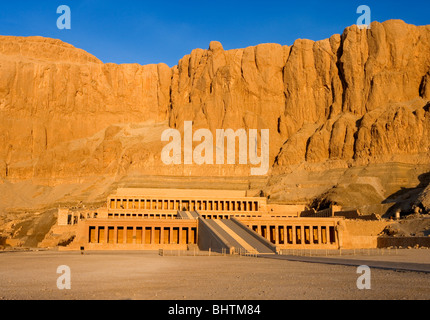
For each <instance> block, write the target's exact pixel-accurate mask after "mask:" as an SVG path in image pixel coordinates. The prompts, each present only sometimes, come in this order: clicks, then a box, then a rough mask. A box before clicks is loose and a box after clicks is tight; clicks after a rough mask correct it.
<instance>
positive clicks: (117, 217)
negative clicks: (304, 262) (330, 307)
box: [58, 189, 343, 253]
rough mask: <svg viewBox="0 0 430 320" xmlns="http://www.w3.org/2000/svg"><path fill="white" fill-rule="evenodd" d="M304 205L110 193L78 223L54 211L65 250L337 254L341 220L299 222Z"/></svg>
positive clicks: (198, 194)
mask: <svg viewBox="0 0 430 320" xmlns="http://www.w3.org/2000/svg"><path fill="white" fill-rule="evenodd" d="M305 209H306V208H305V206H298V205H292V206H288V205H270V204H268V203H267V199H266V198H264V197H251V196H247V194H246V192H245V191H233V190H223V191H218V190H178V189H118V190H117V192H116V193H115V194H112V195H111V196H109V197H108V199H107V203H106V207H104V208H100V209H99V210H97V212H94V213H92V214H87V215H86V216H84V217H82V216H81V217H79V219H78V218H77V217H73V216H72V215H70V213H69V211H68V210H60V211H59V219H58V221H59V223H60V224H76V225H77V230H78V231H77V237H76V239H75V241H74V242H73V243H72V244H71V245H70V246H69V247H68V249H78V248H84V249H85V250H158V249H171V250H187V249H188V248H189V246H192V245H195V246H198V247H199V248H200V249H201V250H209V249H210V250H212V251H219V252H221V251H222V252H229V253H235V252H238V251H241V252H254V253H276V252H277V251H279V250H281V249H289V248H291V249H293V248H313V249H324V248H327V249H337V248H338V247H339V244H340V241H341V235H340V232H339V225H340V222H341V220H342V219H343V218H341V217H334V216H333V215H332V216H329V217H301V214H302V213H305V212H307V211H306V210H305Z"/></svg>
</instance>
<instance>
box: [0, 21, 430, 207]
mask: <svg viewBox="0 0 430 320" xmlns="http://www.w3.org/2000/svg"><path fill="white" fill-rule="evenodd" d="M429 52H430V26H420V27H418V26H413V25H408V24H405V23H404V22H402V21H387V22H384V23H378V22H374V23H373V24H372V26H371V29H370V30H360V29H358V28H357V27H356V26H352V27H349V28H347V29H346V30H345V31H344V33H343V34H342V35H334V36H332V37H331V38H330V39H326V40H322V41H318V42H313V41H310V40H297V41H296V42H295V43H294V44H293V45H292V46H281V45H278V44H261V45H258V46H256V47H249V48H246V49H237V50H229V51H225V50H224V49H223V47H222V45H221V44H220V43H218V42H212V43H211V44H210V47H209V49H208V50H202V49H196V50H194V51H192V53H191V54H190V55H188V56H185V57H184V58H183V59H181V60H180V61H179V63H178V65H177V66H175V67H173V68H171V69H170V68H169V67H168V66H166V65H164V64H160V65H149V66H140V65H115V64H103V63H101V62H100V61H99V60H98V59H97V58H95V57H94V56H92V55H90V54H88V53H86V52H84V51H82V50H79V49H76V48H74V47H72V46H70V45H68V44H65V43H63V42H61V41H58V40H52V39H45V38H39V37H30V38H16V37H0V115H1V117H0V119H1V120H0V178H2V179H4V180H5V181H10V182H14V183H18V182H22V181H28V180H33V182H34V183H39V184H44V185H48V186H50V187H53V186H56V185H60V184H65V183H79V182H80V181H82V179H87V178H91V179H92V178H94V177H108V178H115V179H117V180H118V179H120V178H121V177H126V176H130V175H164V176H171V175H176V176H190V175H191V176H248V175H249V168H248V167H247V166H225V167H222V168H220V167H219V166H205V167H199V166H192V167H185V166H183V165H182V166H173V167H172V166H171V167H166V166H164V165H163V164H162V162H161V160H160V152H161V148H162V147H163V144H162V143H161V140H160V137H161V132H162V131H163V130H164V129H166V128H168V127H170V128H178V129H182V128H183V124H184V121H194V126H195V128H209V129H211V130H212V131H215V130H216V129H221V128H224V129H227V128H231V129H235V130H236V129H239V128H245V129H270V163H271V166H272V169H271V171H270V172H269V177H270V179H269V183H268V185H267V188H266V191H267V192H268V193H269V194H272V195H273V196H274V198H278V199H279V200H283V201H299V200H306V199H308V198H312V197H313V196H316V195H318V194H319V193H322V192H325V191H327V189H329V188H331V187H333V186H335V185H336V184H337V183H339V181H340V179H346V178H345V177H347V176H348V175H346V174H345V172H346V171H347V170H350V169H353V168H361V167H365V166H369V165H384V164H386V163H402V164H408V165H410V166H412V167H413V168H415V169H414V170H415V171H414V172H415V176H414V177H411V179H410V180H409V181H407V182H405V181H403V182H402V181H397V180H396V181H397V182H395V183H394V185H395V186H394V187H389V188H388V187H387V186H386V185H384V186H383V188H386V190H385V192H391V191H393V190H395V189H396V188H400V187H401V186H402V183H403V184H404V185H408V186H409V185H413V184H414V183H415V182H417V181H418V178H417V177H418V176H419V174H421V173H423V172H426V170H427V171H430V168H429V165H430V139H429V137H430V103H429V101H430V54H429ZM329 170H334V171H333V172H336V174H334V175H332V178H331V179H332V180H328V181H323V182H321V180H320V178H317V175H318V173H316V176H315V177H313V178H310V177H309V174H310V173H309V172H323V173H324V172H325V173H327V172H329ZM336 170H337V171H336ZM339 170H340V171H339ZM402 170H403V169H402ZM408 170H409V169H408ZM383 171H384V170H382V171H381V172H383ZM297 172H303V175H304V176H306V178H304V179H300V178H298V177H297ZM402 172H403V171H402ZM303 175H302V176H303ZM377 176H378V174H375V176H372V177H377ZM340 177H343V178H340ZM316 180H318V181H320V183H321V185H320V186H319V187H314V185H315V181H316ZM394 180H395V179H394ZM288 181H290V182H291V181H295V182H294V185H296V186H297V185H300V186H301V189H302V191H297V190H296V191H291V192H289V191H288V192H285V190H286V189H288V185H289V183H290V182H288ZM303 181H308V182H309V183H308V187H305V189H306V188H307V190H312V191H310V192H308V193H304V194H302V195H299V194H300V192H303V186H304V184H303V183H304V182H303ZM311 181H313V182H311ZM378 183H379V182H378ZM305 184H306V183H305ZM390 184H393V182H392V181H388V182H387V185H390ZM286 194H289V195H286ZM384 196H386V194H385V195H381V197H384Z"/></svg>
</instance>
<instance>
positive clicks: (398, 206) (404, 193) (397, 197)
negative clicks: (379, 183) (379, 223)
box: [382, 172, 430, 218]
mask: <svg viewBox="0 0 430 320" xmlns="http://www.w3.org/2000/svg"><path fill="white" fill-rule="evenodd" d="M418 180H419V181H420V183H419V184H418V185H417V186H416V187H414V188H402V189H401V190H399V191H397V192H395V193H393V194H391V195H390V196H388V197H387V198H386V199H385V200H384V201H383V202H382V204H393V205H392V206H391V207H390V208H389V209H388V210H387V211H386V213H385V214H384V215H383V217H384V218H391V217H394V216H395V214H396V212H397V211H400V215H401V216H407V215H410V214H414V213H416V212H415V207H418V210H421V212H425V208H424V206H423V205H422V203H420V200H419V197H420V195H421V193H422V192H423V191H424V189H425V188H426V187H427V186H429V184H430V172H428V173H423V174H421V175H419V176H418Z"/></svg>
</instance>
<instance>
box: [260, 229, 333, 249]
mask: <svg viewBox="0 0 430 320" xmlns="http://www.w3.org/2000/svg"><path fill="white" fill-rule="evenodd" d="M252 229H253V230H254V231H255V232H257V233H258V234H260V235H261V236H263V237H264V238H266V239H267V240H269V241H271V242H272V243H273V244H275V245H279V244H292V245H295V244H318V245H321V244H333V243H336V237H335V234H334V227H333V226H305V225H302V226H297V225H293V226H279V225H275V226H272V225H257V226H253V227H252Z"/></svg>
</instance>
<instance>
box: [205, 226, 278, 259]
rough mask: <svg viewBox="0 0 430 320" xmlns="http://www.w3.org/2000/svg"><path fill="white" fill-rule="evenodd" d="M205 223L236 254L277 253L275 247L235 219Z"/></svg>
mask: <svg viewBox="0 0 430 320" xmlns="http://www.w3.org/2000/svg"><path fill="white" fill-rule="evenodd" d="M205 222H206V224H207V225H209V226H210V227H211V228H212V229H213V230H215V231H216V234H219V235H220V236H221V238H222V239H223V240H224V241H225V242H227V244H226V245H228V246H230V247H233V248H234V251H235V252H236V253H237V252H239V250H240V251H241V252H246V253H251V254H274V253H275V252H276V247H275V246H274V245H272V244H270V243H269V242H268V241H267V240H265V239H263V238H261V237H260V236H259V235H257V234H256V233H255V232H254V231H252V230H250V229H249V228H248V227H246V226H245V225H243V224H242V223H240V222H239V221H237V220H235V219H231V220H205Z"/></svg>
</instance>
